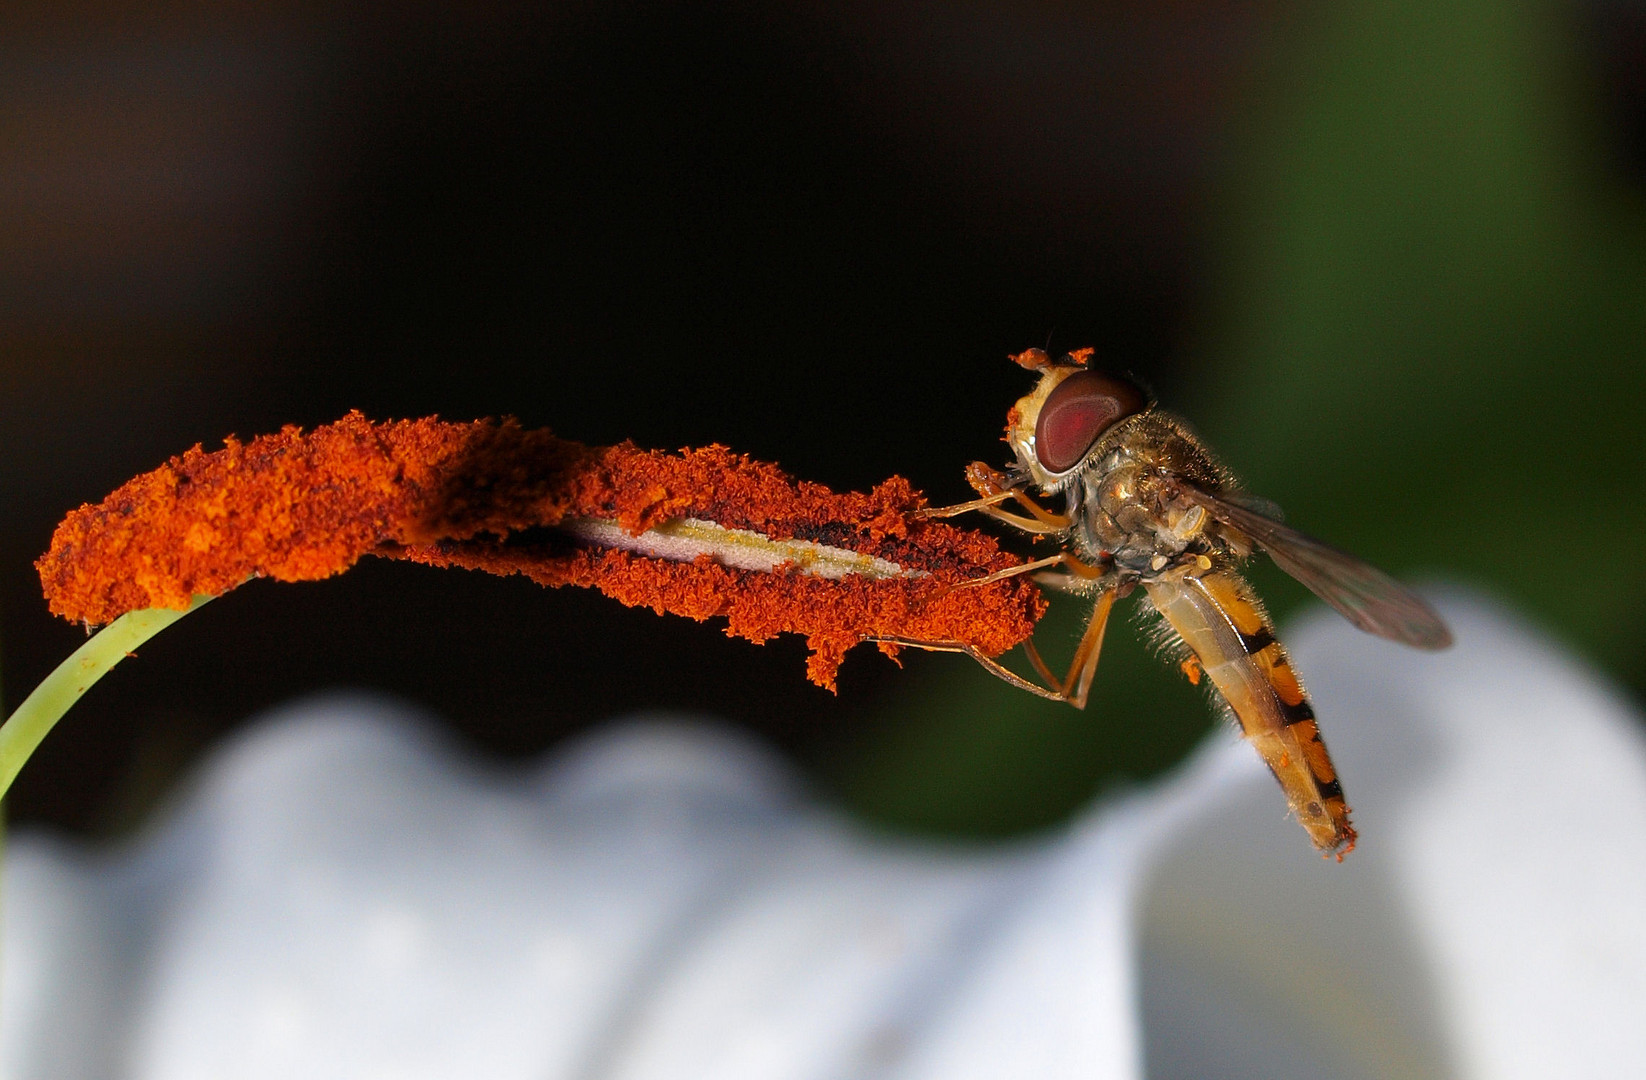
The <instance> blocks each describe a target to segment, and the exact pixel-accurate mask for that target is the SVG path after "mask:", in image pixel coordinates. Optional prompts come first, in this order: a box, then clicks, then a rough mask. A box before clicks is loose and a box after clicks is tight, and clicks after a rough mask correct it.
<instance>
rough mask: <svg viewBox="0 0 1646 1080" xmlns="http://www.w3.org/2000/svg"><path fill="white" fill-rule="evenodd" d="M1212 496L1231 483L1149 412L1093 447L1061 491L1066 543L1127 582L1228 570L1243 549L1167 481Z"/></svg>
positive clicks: (1174, 425)
mask: <svg viewBox="0 0 1646 1080" xmlns="http://www.w3.org/2000/svg"><path fill="white" fill-rule="evenodd" d="M1179 477H1181V478H1183V479H1185V480H1188V481H1189V482H1191V483H1193V484H1194V485H1195V486H1196V487H1198V488H1199V489H1201V490H1202V491H1207V492H1211V493H1218V492H1224V491H1226V490H1227V489H1228V488H1229V487H1230V486H1231V485H1232V479H1231V478H1230V477H1229V476H1228V474H1227V473H1226V472H1225V471H1224V470H1223V468H1222V467H1221V466H1220V465H1218V463H1217V462H1216V461H1215V460H1214V459H1213V458H1212V456H1211V455H1210V454H1209V453H1208V452H1207V451H1206V449H1205V448H1204V447H1202V446H1201V445H1200V443H1199V441H1198V440H1196V439H1195V437H1194V435H1193V434H1191V433H1190V432H1189V430H1188V429H1187V428H1186V427H1185V426H1184V425H1183V423H1182V422H1181V421H1179V420H1177V419H1176V418H1175V417H1172V416H1170V415H1168V414H1165V413H1161V412H1158V411H1153V410H1151V411H1150V412H1147V413H1144V414H1142V415H1140V416H1136V417H1133V418H1132V419H1130V420H1127V421H1125V422H1124V423H1122V424H1119V425H1117V426H1116V428H1115V429H1114V430H1113V431H1112V432H1110V433H1109V434H1108V435H1106V436H1105V437H1104V438H1103V439H1102V440H1101V441H1100V442H1099V444H1098V445H1097V446H1096V447H1094V448H1093V451H1092V454H1091V456H1090V457H1089V458H1088V459H1087V464H1086V466H1085V467H1084V468H1082V469H1081V470H1080V471H1079V473H1078V474H1077V475H1076V476H1075V477H1073V478H1072V482H1071V483H1069V485H1068V486H1067V488H1066V489H1065V490H1066V494H1067V497H1068V500H1069V501H1068V514H1069V516H1070V517H1071V518H1072V519H1073V521H1074V524H1073V526H1072V528H1071V530H1070V532H1071V536H1070V539H1071V540H1072V541H1073V544H1074V546H1075V548H1076V550H1077V552H1078V553H1079V555H1080V557H1081V558H1082V559H1083V560H1084V561H1086V562H1088V563H1091V564H1093V565H1095V566H1098V567H1101V568H1102V569H1104V570H1105V571H1107V573H1105V575H1104V580H1105V582H1107V583H1110V584H1113V583H1119V584H1127V585H1129V584H1131V583H1134V582H1137V581H1141V580H1145V579H1147V578H1150V577H1153V576H1155V575H1157V574H1160V573H1162V572H1164V571H1166V570H1168V569H1171V568H1174V567H1177V566H1181V565H1184V564H1185V563H1186V562H1200V561H1202V560H1206V561H1205V562H1204V565H1203V566H1202V567H1201V568H1202V569H1208V570H1209V569H1211V568H1212V567H1213V566H1227V565H1229V564H1231V563H1233V562H1238V561H1240V560H1242V559H1244V558H1245V557H1246V556H1247V555H1249V554H1250V551H1251V548H1250V543H1249V541H1247V539H1246V538H1245V537H1244V536H1243V535H1241V534H1239V533H1238V532H1236V531H1235V530H1233V529H1230V528H1229V527H1227V526H1225V525H1223V524H1221V523H1219V522H1218V521H1216V520H1215V519H1213V518H1212V517H1211V516H1210V515H1209V514H1207V513H1206V511H1205V509H1204V508H1203V507H1201V506H1198V505H1196V504H1195V503H1194V502H1193V501H1192V500H1190V499H1189V498H1188V497H1187V496H1186V495H1184V494H1183V493H1182V488H1181V487H1180V486H1179V485H1178V484H1177V483H1176V482H1174V478H1179Z"/></svg>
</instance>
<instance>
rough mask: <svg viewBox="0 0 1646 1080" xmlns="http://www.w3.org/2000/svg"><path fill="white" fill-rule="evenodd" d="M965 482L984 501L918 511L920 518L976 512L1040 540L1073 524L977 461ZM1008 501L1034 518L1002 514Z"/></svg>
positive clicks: (1064, 516)
mask: <svg viewBox="0 0 1646 1080" xmlns="http://www.w3.org/2000/svg"><path fill="white" fill-rule="evenodd" d="M966 480H967V482H968V483H970V484H971V485H972V490H974V491H976V492H977V493H978V494H979V495H980V496H982V498H979V499H973V500H972V501H971V502H964V503H956V504H955V505H953V506H941V507H930V508H928V509H925V510H920V511H917V512H916V514H915V516H916V517H919V518H946V517H955V516H957V515H959V514H965V513H969V512H971V511H973V510H976V511H977V512H978V513H981V514H987V515H988V516H989V517H992V518H994V519H995V520H996V521H1000V522H1004V523H1005V524H1007V525H1010V526H1011V527H1012V528H1014V529H1018V530H1021V531H1023V532H1026V533H1033V534H1035V535H1037V536H1049V535H1051V534H1054V533H1060V532H1063V531H1065V530H1067V529H1068V528H1069V527H1070V526H1071V525H1072V524H1073V521H1071V520H1070V519H1069V517H1068V516H1067V515H1065V514H1054V513H1053V512H1052V511H1050V510H1047V509H1046V508H1045V507H1043V506H1041V505H1040V504H1039V503H1037V502H1035V501H1034V500H1033V499H1031V498H1029V497H1028V495H1026V494H1024V493H1023V492H1022V491H1021V490H1020V489H1018V488H1015V487H1013V486H1012V485H1011V481H1009V480H1008V479H1007V478H1006V476H1005V474H1003V473H1000V472H998V471H996V470H995V469H992V468H990V467H989V466H987V465H985V464H983V462H981V461H974V462H972V463H971V464H970V465H968V466H966ZM1009 499H1015V500H1016V501H1017V502H1018V503H1020V504H1022V505H1023V507H1024V508H1026V509H1027V510H1028V511H1029V513H1030V514H1031V515H1033V516H1032V517H1024V516H1023V515H1021V514H1014V513H1012V512H1011V511H1009V510H1002V509H1001V508H1000V504H1001V503H1003V502H1006V501H1007V500H1009Z"/></svg>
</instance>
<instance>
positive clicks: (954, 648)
mask: <svg viewBox="0 0 1646 1080" xmlns="http://www.w3.org/2000/svg"><path fill="white" fill-rule="evenodd" d="M867 640H869V641H883V642H886V643H887V644H890V645H907V646H908V647H909V648H911V649H924V650H926V651H927V652H952V653H964V654H965V655H967V656H969V657H971V658H972V659H973V660H976V661H977V662H978V663H979V664H981V665H982V666H983V670H984V671H987V672H988V673H989V674H990V675H993V676H994V677H995V678H997V679H1000V680H1001V681H1002V682H1007V683H1010V684H1011V685H1013V686H1015V687H1017V688H1018V689H1019V690H1027V691H1028V692H1029V693H1031V694H1034V695H1036V696H1038V697H1043V698H1049V699H1050V700H1052V701H1064V700H1066V699H1065V698H1064V697H1063V695H1062V694H1061V693H1053V692H1052V691H1050V690H1047V689H1046V688H1045V687H1043V686H1036V685H1035V684H1034V683H1032V682H1030V681H1029V680H1028V679H1025V678H1024V677H1023V676H1021V675H1019V674H1018V673H1017V672H1015V671H1013V670H1011V669H1010V668H1008V667H1006V666H1005V665H1004V664H1001V663H1000V662H999V661H998V660H995V659H994V658H993V657H989V656H984V655H983V654H982V653H980V652H978V651H977V649H976V648H974V647H973V646H971V645H963V644H961V643H960V642H957V641H923V640H921V639H919V638H905V637H871V638H869V639H867Z"/></svg>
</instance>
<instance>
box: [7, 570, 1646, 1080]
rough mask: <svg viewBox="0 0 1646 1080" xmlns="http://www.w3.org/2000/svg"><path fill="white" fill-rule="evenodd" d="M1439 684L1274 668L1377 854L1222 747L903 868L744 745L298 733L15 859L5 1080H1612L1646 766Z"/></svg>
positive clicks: (1630, 1016)
mask: <svg viewBox="0 0 1646 1080" xmlns="http://www.w3.org/2000/svg"><path fill="white" fill-rule="evenodd" d="M1444 609H1445V613H1446V615H1447V617H1448V618H1449V619H1450V620H1451V622H1452V624H1453V627H1454V629H1455V630H1456V631H1457V634H1458V639H1459V646H1458V647H1457V648H1456V649H1454V650H1453V651H1451V652H1449V653H1445V654H1440V655H1425V654H1418V653H1413V652H1409V651H1406V650H1402V649H1399V648H1397V647H1395V646H1391V645H1388V644H1386V643H1383V642H1380V641H1377V640H1375V639H1372V638H1368V637H1365V636H1363V635H1360V634H1358V633H1356V632H1355V631H1353V630H1352V629H1350V628H1349V627H1347V626H1346V625H1344V624H1342V623H1341V622H1338V621H1331V620H1328V619H1327V618H1325V617H1324V616H1323V617H1321V618H1319V619H1313V620H1310V621H1309V622H1307V623H1306V624H1305V625H1303V626H1301V627H1296V628H1294V630H1293V633H1292V634H1291V635H1290V643H1291V644H1292V646H1293V652H1294V654H1295V655H1296V658H1297V661H1298V665H1299V667H1300V668H1301V669H1302V670H1303V671H1304V672H1305V673H1307V674H1308V675H1309V676H1310V686H1311V690H1312V692H1313V694H1314V697H1315V699H1316V704H1317V707H1318V709H1319V712H1320V714H1321V716H1322V718H1323V727H1324V729H1325V735H1326V738H1327V741H1328V743H1329V745H1330V746H1331V748H1332V750H1333V753H1334V755H1335V757H1336V758H1337V760H1338V763H1339V765H1340V767H1341V771H1342V773H1343V774H1344V776H1345V784H1346V786H1347V787H1348V789H1349V794H1350V797H1351V801H1352V802H1353V804H1354V806H1355V816H1356V822H1357V824H1358V825H1359V826H1360V828H1361V833H1362V837H1363V840H1362V843H1361V846H1360V848H1359V850H1357V851H1355V852H1354V853H1353V854H1352V855H1351V856H1350V857H1349V859H1348V861H1347V862H1345V863H1344V864H1342V865H1336V864H1333V863H1329V862H1322V861H1321V860H1320V859H1319V858H1318V857H1316V856H1315V855H1314V853H1313V852H1312V850H1311V849H1310V848H1309V845H1308V843H1307V839H1306V837H1305V836H1304V834H1303V832H1302V830H1301V829H1299V828H1298V827H1297V825H1296V824H1295V823H1293V822H1291V821H1289V820H1287V819H1286V816H1285V810H1284V805H1285V804H1284V800H1283V799H1282V798H1281V796H1280V794H1279V792H1278V791H1277V790H1276V789H1275V787H1274V784H1273V781H1272V780H1270V779H1269V778H1268V776H1267V774H1266V773H1264V771H1263V769H1262V766H1261V765H1260V764H1259V763H1258V761H1257V759H1256V756H1255V755H1254V754H1252V753H1251V752H1250V751H1249V749H1247V748H1246V747H1244V746H1241V745H1238V744H1237V743H1235V742H1234V741H1233V740H1232V738H1230V737H1226V736H1225V737H1220V738H1218V739H1216V740H1214V741H1213V744H1212V745H1209V746H1207V747H1206V748H1204V749H1203V750H1202V752H1201V753H1200V754H1199V755H1197V757H1196V758H1195V759H1194V760H1193V761H1191V762H1190V763H1188V764H1187V765H1186V766H1185V767H1184V768H1183V769H1182V770H1180V771H1179V773H1178V774H1177V775H1176V776H1174V777H1172V778H1170V779H1169V780H1168V781H1166V782H1165V783H1162V784H1160V785H1157V786H1155V787H1153V788H1151V789H1148V790H1144V791H1141V792H1138V793H1136V794H1134V795H1132V796H1129V797H1127V798H1125V799H1122V800H1118V801H1112V802H1109V803H1107V804H1104V805H1100V806H1098V807H1095V808H1094V809H1092V810H1091V811H1089V812H1088V813H1087V814H1086V815H1085V816H1084V817H1082V818H1081V819H1080V820H1077V821H1076V822H1074V823H1072V824H1071V825H1070V826H1069V827H1068V828H1067V829H1066V830H1062V831H1060V832H1059V833H1057V834H1056V835H1053V836H1049V837H1046V838H1043V839H1041V840H1039V841H1036V842H1033V843H1023V844H1016V845H1011V846H1006V847H995V848H986V849H978V848H958V847H949V848H945V847H939V846H935V845H929V844H915V843H908V842H894V841H891V840H887V839H885V838H880V837H875V836H872V835H869V834H867V833H865V832H864V831H863V830H860V829H858V828H855V827H853V826H852V825H850V824H849V823H847V822H845V821H843V820H842V819H841V818H840V817H838V816H837V815H836V814H834V813H832V812H830V811H829V810H827V809H826V808H823V807H820V806H818V805H816V804H815V803H814V802H812V801H810V800H809V799H808V798H807V797H806V796H805V794H804V793H803V792H802V791H801V790H800V789H799V787H798V785H797V783H796V781H795V780H794V778H793V777H792V776H791V775H790V774H789V772H788V771H787V769H786V768H785V767H784V766H783V765H781V764H780V763H778V762H776V761H775V760H774V759H772V758H771V757H769V756H768V755H766V754H765V753H764V752H762V751H761V750H759V749H758V748H755V747H751V746H750V745H749V744H748V743H747V742H746V741H743V740H741V739H740V738H738V737H735V736H733V735H730V734H727V733H725V732H724V731H722V730H719V729H716V728H713V727H711V726H707V725H703V724H700V723H692V722H689V721H683V720H681V719H679V718H651V719H641V720H634V721H631V722H629V723H627V724H623V725H617V726H614V727H612V728H610V729H608V730H606V731H605V732H602V733H599V734H597V735H596V736H594V737H593V738H591V739H588V740H586V741H584V742H583V743H581V744H579V745H576V746H573V747H571V748H568V749H565V750H563V751H561V752H559V753H558V754H556V755H555V756H553V757H552V758H551V759H550V760H549V761H547V762H546V763H545V764H544V765H543V766H542V767H541V768H538V769H536V770H531V771H510V772H505V771H501V770H494V769H483V768H479V767H477V766H475V765H474V764H473V763H472V762H470V761H468V760H467V759H465V758H463V757H462V756H461V755H459V754H456V753H454V752H453V751H452V749H451V748H450V747H448V746H446V745H445V744H444V743H443V742H442V741H441V740H440V739H439V738H438V737H436V736H435V735H434V734H433V732H434V730H435V728H434V726H433V725H432V724H430V723H429V722H427V721H425V720H422V719H420V718H417V717H415V716H408V715H407V714H406V713H404V712H403V711H400V710H396V709H395V708H393V707H390V706H388V705H384V704H381V703H375V702H373V701H371V700H369V699H328V700H325V701H319V702H310V703H306V704H303V705H300V706H294V707H293V708H291V709H288V710H286V711H284V712H281V713H278V714H275V715H273V716H270V717H268V718H265V719H264V721H263V722H262V723H261V724H259V725H257V726H256V728H255V729H254V730H253V731H252V733H251V734H250V735H248V736H246V737H244V738H242V739H241V740H239V741H238V742H237V743H235V744H234V745H232V746H231V747H229V748H228V749H226V750H224V751H222V752H221V753H219V754H218V755H217V757H216V758H215V759H214V760H213V762H212V763H211V764H210V765H209V767H208V768H207V769H206V770H205V771H204V773H203V775H202V776H201V778H200V780H199V782H198V784H197V785H196V787H195V789H194V790H193V792H192V793H191V794H190V795H189V796H188V797H187V798H186V799H185V800H184V801H183V804H182V805H181V806H180V807H179V808H178V809H177V810H176V811H174V812H173V813H171V814H170V815H168V816H167V817H166V819H165V820H164V821H163V822H161V823H160V824H159V825H158V826H157V827H156V830H155V832H154V833H153V834H152V835H150V836H149V837H148V838H147V839H146V840H144V841H142V842H140V843H137V844H134V845H132V846H131V847H130V848H129V849H127V850H124V851H120V852H115V853H112V854H96V853H91V852H87V851H84V850H80V849H78V848H76V847H74V846H71V845H64V844H61V843H57V842H53V841H51V840H49V839H47V838H45V837H41V836H27V835H25V836H19V837H17V838H16V839H15V840H14V841H13V843H12V845H11V846H10V848H9V850H8V852H7V856H8V858H7V866H6V875H7V876H6V880H5V887H6V900H5V908H4V957H3V961H4V969H3V977H4V980H5V986H4V994H3V995H0V1067H3V1068H4V1070H5V1075H7V1076H8V1077H11V1078H13V1080H30V1078H34V1077H52V1078H54V1080H56V1078H73V1077H131V1078H167V1080H173V1078H176V1080H190V1078H195V1077H199V1078H207V1077H211V1078H234V1077H246V1078H252V1077H290V1076H305V1077H374V1078H375V1077H397V1078H407V1080H410V1078H420V1077H487V1078H500V1080H506V1078H512V1077H521V1078H525V1077H531V1078H534V1080H538V1078H546V1077H576V1078H591V1080H592V1078H607V1077H611V1078H625V1080H661V1078H664V1077H702V1076H713V1077H716V1078H718V1080H736V1078H742V1077H748V1078H751V1080H752V1078H761V1080H780V1078H791V1077H792V1078H796V1080H799V1078H812V1077H815V1078H825V1077H886V1078H910V1080H912V1078H933V1080H936V1078H942V1080H964V1078H968V1077H979V1078H982V1077H990V1078H995V1077H1015V1076H1032V1077H1036V1078H1056V1077H1076V1076H1079V1077H1084V1078H1093V1077H1096V1078H1107V1077H1116V1078H1120V1077H1136V1076H1140V1075H1142V1074H1143V1061H1144V1058H1145V1057H1147V1060H1148V1065H1149V1068H1148V1073H1149V1075H1151V1076H1154V1077H1157V1078H1173V1077H1185V1078H1187V1077H1197V1078H1198V1077H1206V1076H1214V1075H1215V1076H1218V1077H1264V1078H1273V1080H1278V1078H1284V1077H1292V1076H1296V1077H1305V1076H1307V1077H1321V1076H1333V1077H1362V1076H1364V1077H1402V1076H1410V1077H1438V1076H1462V1077H1471V1078H1472V1077H1494V1078H1495V1077H1521V1076H1524V1077H1534V1076H1535V1077H1548V1076H1555V1075H1559V1076H1562V1077H1614V1076H1620V1075H1625V1074H1627V1073H1629V1072H1630V1071H1632V1070H1634V1069H1636V1068H1637V1066H1638V1063H1639V1062H1640V1061H1642V1060H1646V1032H1643V1028H1646V1025H1642V1024H1640V1023H1639V1017H1640V1016H1641V1015H1642V1012H1643V1009H1646V929H1643V915H1646V746H1643V740H1642V734H1641V727H1640V722H1639V719H1638V717H1636V716H1635V715H1634V714H1633V713H1632V712H1631V711H1630V710H1629V708H1628V707H1627V706H1626V705H1625V704H1624V703H1623V702H1622V701H1621V700H1619V699H1618V698H1617V697H1616V696H1615V695H1613V694H1611V693H1610V692H1608V691H1607V690H1606V689H1605V688H1604V686H1603V685H1602V684H1601V683H1600V682H1599V680H1597V678H1596V677H1595V676H1594V674H1593V673H1591V672H1589V671H1587V670H1585V669H1583V668H1582V667H1580V666H1578V665H1576V664H1575V663H1573V662H1571V661H1569V660H1567V659H1564V658H1563V657H1562V656H1561V654H1560V653H1559V652H1558V651H1557V650H1556V649H1554V648H1553V647H1552V646H1550V645H1549V644H1548V643H1547V642H1544V641H1542V640H1541V639H1538V638H1537V637H1535V636H1534V635H1531V634H1530V633H1528V632H1527V631H1526V630H1524V629H1523V628H1521V627H1519V626H1517V625H1516V624H1514V623H1513V622H1512V621H1510V620H1508V619H1507V618H1506V617H1504V616H1503V615H1501V614H1499V613H1496V612H1494V611H1492V610H1490V609H1487V608H1484V607H1481V606H1480V605H1478V604H1475V603H1471V602H1468V601H1464V600H1453V601H1451V602H1450V603H1446V604H1445V605H1444Z"/></svg>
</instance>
